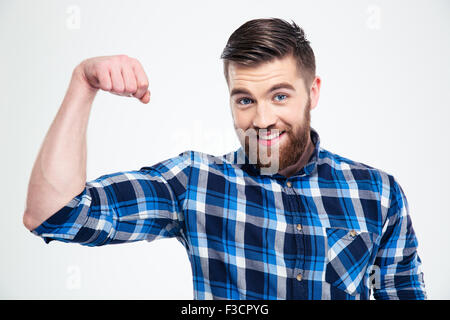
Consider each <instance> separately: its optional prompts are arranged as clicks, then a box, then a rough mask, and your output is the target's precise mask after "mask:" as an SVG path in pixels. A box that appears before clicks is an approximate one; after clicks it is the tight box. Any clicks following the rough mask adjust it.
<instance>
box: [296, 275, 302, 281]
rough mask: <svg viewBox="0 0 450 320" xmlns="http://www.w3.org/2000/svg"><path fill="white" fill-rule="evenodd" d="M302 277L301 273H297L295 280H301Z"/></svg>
mask: <svg viewBox="0 0 450 320" xmlns="http://www.w3.org/2000/svg"><path fill="white" fill-rule="evenodd" d="M302 278H303V276H302V274H301V273H299V274H298V275H297V280H298V281H302Z"/></svg>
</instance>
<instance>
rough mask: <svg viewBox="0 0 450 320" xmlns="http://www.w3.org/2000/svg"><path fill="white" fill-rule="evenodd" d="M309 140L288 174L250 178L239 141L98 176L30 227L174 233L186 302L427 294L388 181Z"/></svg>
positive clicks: (112, 235) (118, 237)
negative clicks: (215, 151)
mask: <svg viewBox="0 0 450 320" xmlns="http://www.w3.org/2000/svg"><path fill="white" fill-rule="evenodd" d="M311 138H312V141H313V143H314V144H315V150H314V153H313V154H312V156H311V158H310V159H309V162H308V163H307V165H306V166H305V167H304V168H303V169H301V170H300V171H299V172H297V174H295V175H293V176H291V177H289V178H286V177H284V176H282V175H280V174H278V173H276V174H267V175H265V174H261V172H260V171H259V169H258V168H257V167H256V166H254V165H253V164H250V163H249V161H248V158H247V157H246V156H245V154H244V152H243V150H242V148H239V149H238V150H237V151H234V152H231V153H229V154H226V155H223V156H212V155H208V154H204V153H200V152H196V151H186V152H183V153H181V154H179V155H178V156H176V157H173V158H171V159H168V160H165V161H162V162H159V163H157V164H155V165H153V166H150V167H143V168H141V169H140V170H139V171H127V172H118V173H114V174H108V175H103V176H101V177H99V178H98V179H96V180H93V181H90V182H87V183H86V188H85V189H84V191H83V192H82V193H80V194H79V195H77V196H76V197H74V198H73V199H72V200H71V201H70V202H69V203H68V204H67V205H66V206H65V207H63V208H61V209H60V210H59V211H57V212H56V213H55V214H54V215H53V216H51V217H50V218H49V219H48V220H46V221H45V222H44V223H42V224H41V225H40V226H39V227H37V228H36V229H35V230H33V231H32V232H33V233H34V234H36V235H39V236H41V237H42V238H43V239H44V240H45V242H46V243H49V242H50V241H52V240H59V241H64V242H75V243H80V244H82V245H86V246H101V245H106V244H115V243H123V242H131V241H139V240H147V241H152V240H155V239H158V238H176V239H178V240H179V241H180V242H181V243H182V244H183V246H184V247H185V249H186V250H187V253H188V256H189V260H190V263H191V267H192V273H193V284H194V298H195V299H349V300H352V299H369V298H370V294H371V292H372V291H373V294H374V297H375V298H376V299H426V292H425V287H424V282H423V273H422V271H421V261H420V258H419V256H418V254H417V239H416V236H415V234H414V230H413V228H412V225H411V219H410V216H409V209H408V204H407V200H406V197H405V194H404V192H403V190H402V188H401V187H400V185H399V184H398V182H397V181H396V180H395V179H394V177H393V176H392V175H389V174H387V173H385V172H383V171H381V170H379V169H375V168H372V167H370V166H368V165H365V164H362V163H358V162H355V161H352V160H349V159H346V158H343V157H341V156H339V155H337V154H334V153H331V152H329V151H327V150H324V149H323V148H321V147H320V139H319V135H318V134H317V132H316V131H315V130H314V129H313V128H311ZM239 159H241V160H242V159H245V163H242V162H244V161H240V160H239Z"/></svg>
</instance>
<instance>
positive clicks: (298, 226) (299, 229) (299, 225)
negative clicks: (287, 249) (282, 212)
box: [297, 223, 302, 231]
mask: <svg viewBox="0 0 450 320" xmlns="http://www.w3.org/2000/svg"><path fill="white" fill-rule="evenodd" d="M297 230H298V231H302V225H301V224H300V223H299V224H297Z"/></svg>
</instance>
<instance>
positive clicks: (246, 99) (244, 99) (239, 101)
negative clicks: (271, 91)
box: [238, 98, 252, 105]
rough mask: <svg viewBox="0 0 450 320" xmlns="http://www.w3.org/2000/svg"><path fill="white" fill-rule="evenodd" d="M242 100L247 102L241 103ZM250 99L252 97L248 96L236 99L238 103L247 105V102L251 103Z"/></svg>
mask: <svg viewBox="0 0 450 320" xmlns="http://www.w3.org/2000/svg"><path fill="white" fill-rule="evenodd" d="M242 101H247V102H248V103H242ZM251 101H252V99H249V98H242V99H239V100H238V103H239V104H243V105H248V104H250V103H251Z"/></svg>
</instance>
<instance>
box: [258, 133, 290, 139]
mask: <svg viewBox="0 0 450 320" xmlns="http://www.w3.org/2000/svg"><path fill="white" fill-rule="evenodd" d="M283 132H284V131H282V132H277V133H272V134H271V135H269V136H259V139H261V140H272V139H275V138H278V136H279V135H281V134H282V133H283Z"/></svg>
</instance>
